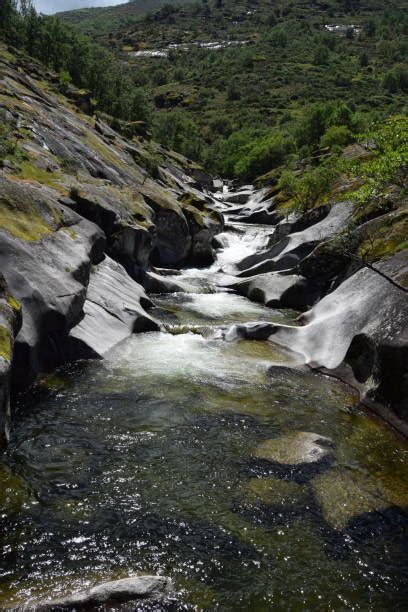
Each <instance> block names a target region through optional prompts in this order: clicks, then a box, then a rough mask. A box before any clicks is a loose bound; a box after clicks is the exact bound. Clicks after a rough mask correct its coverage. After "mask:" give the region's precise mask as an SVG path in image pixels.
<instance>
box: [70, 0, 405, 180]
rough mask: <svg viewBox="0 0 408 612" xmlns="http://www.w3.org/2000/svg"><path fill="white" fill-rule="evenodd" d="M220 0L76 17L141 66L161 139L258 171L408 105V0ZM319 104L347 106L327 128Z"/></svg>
mask: <svg viewBox="0 0 408 612" xmlns="http://www.w3.org/2000/svg"><path fill="white" fill-rule="evenodd" d="M216 4H217V3H214V2H207V3H203V4H201V5H200V4H197V3H196V4H194V5H186V6H181V7H177V6H175V7H168V8H167V10H165V11H164V10H162V11H159V12H156V13H154V14H152V15H148V16H147V17H143V18H140V19H139V20H135V21H133V22H128V23H122V24H121V25H118V22H117V19H116V17H115V16H116V15H119V14H120V10H123V9H120V8H119V7H117V8H114V9H112V12H111V13H110V14H109V18H108V14H106V18H105V17H103V14H102V13H101V15H100V21H98V22H97V21H94V22H92V24H91V23H90V22H89V21H88V20H87V19H85V18H84V20H77V21H76V22H75V27H81V28H84V27H86V29H87V31H88V32H89V33H90V34H91V36H92V37H93V38H94V40H96V41H98V43H100V44H102V45H104V46H105V47H107V48H108V49H110V50H111V51H112V52H113V53H114V54H115V55H116V56H117V57H118V58H119V59H120V61H121V62H122V65H124V66H126V67H127V68H128V69H129V70H131V71H132V74H133V77H134V80H135V83H136V84H137V85H138V86H139V87H140V88H141V89H143V91H144V92H145V96H146V98H147V99H148V100H150V104H151V114H150V115H151V116H150V123H151V126H152V127H153V130H154V136H155V138H156V140H160V141H161V142H167V143H169V142H171V143H172V146H173V147H175V148H176V149H177V150H178V151H180V152H182V153H184V154H185V155H187V156H188V157H191V158H194V159H197V160H200V161H201V162H203V163H205V165H206V166H207V167H208V168H209V169H211V171H212V172H214V173H219V174H221V175H222V176H230V177H232V176H234V177H236V178H239V179H240V180H241V181H249V180H252V179H253V178H254V177H255V176H256V175H257V174H260V173H261V172H263V171H266V170H267V169H268V165H269V167H271V166H272V165H274V164H275V163H276V162H278V163H280V161H282V159H285V160H286V161H288V162H290V161H291V159H292V158H293V157H295V158H299V157H300V158H301V157H304V156H305V155H307V154H308V153H310V151H311V150H313V149H314V148H316V147H318V146H319V143H320V140H321V139H324V138H325V132H326V131H327V129H328V128H333V127H341V128H342V131H341V134H338V135H337V137H338V142H339V144H340V145H343V144H347V143H348V141H352V139H353V138H354V136H355V134H358V133H359V132H360V131H362V130H365V129H366V127H367V126H368V125H370V123H371V122H372V121H375V120H379V119H380V120H382V119H383V118H385V117H387V116H388V115H389V114H392V113H396V112H400V111H401V110H402V109H404V106H405V105H406V94H407V92H408V68H407V63H406V58H407V50H408V39H407V34H408V22H407V14H406V11H405V10H404V6H403V3H401V2H399V1H392V2H387V4H386V6H385V5H384V3H382V2H379V1H378V0H367V1H366V2H357V1H356V2H344V1H343V0H328V1H327V2H324V3H323V2H309V1H307V0H290V1H286V0H285V1H281V0H276V2H270V1H269V0H253V1H251V2H246V1H244V0H236V1H228V0H225V1H224V2H223V3H221V6H216ZM129 10H131V9H130V8H129ZM63 18H64V20H65V19H67V20H68V22H69V23H73V22H72V19H73V17H72V16H71V17H70V15H69V14H66V15H64V16H63ZM87 24H88V25H87ZM316 104H319V105H320V106H321V111H322V114H323V115H330V114H331V113H330V108H331V106H336V108H337V111H336V112H335V113H334V114H333V115H332V116H331V117H330V119H329V120H328V121H327V122H326V123H325V124H324V125H323V126H322V130H320V127H321V126H320V124H319V123H318V122H316V121H315V123H314V124H313V121H314V119H313V117H312V115H313V111H314V107H315V105H316ZM321 122H322V119H320V123H321ZM323 123H324V121H323ZM326 138H327V139H330V138H332V134H331V133H330V132H329V135H328V136H327V137H326ZM282 139H283V140H284V141H285V143H286V144H285V146H283V145H282ZM253 161H254V162H255V163H253Z"/></svg>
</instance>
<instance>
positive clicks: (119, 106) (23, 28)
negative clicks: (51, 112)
mask: <svg viewBox="0 0 408 612" xmlns="http://www.w3.org/2000/svg"><path fill="white" fill-rule="evenodd" d="M1 40H2V41H4V42H6V43H7V44H8V45H11V46H12V47H16V48H18V49H22V50H24V51H26V52H27V53H28V54H29V55H30V56H32V57H35V58H37V59H39V60H40V61H41V62H42V63H43V64H45V65H46V66H48V67H49V68H51V69H52V70H54V71H55V72H57V74H58V75H59V80H60V85H61V89H62V91H64V92H65V91H66V90H68V89H69V87H70V85H71V83H72V84H74V85H75V86H77V87H79V88H83V89H89V90H90V92H91V95H92V97H93V98H94V99H95V101H96V103H97V105H98V108H99V109H100V110H101V111H105V112H106V113H109V114H111V115H113V116H115V117H118V118H120V119H124V120H125V121H138V120H146V119H147V118H148V117H147V113H148V105H147V103H146V102H145V100H144V92H143V90H142V89H140V88H139V87H138V84H137V82H136V80H135V74H134V71H133V70H132V69H131V68H130V67H127V66H124V65H123V64H120V63H119V62H118V60H117V59H116V58H115V57H114V55H113V54H112V53H111V52H110V51H108V50H107V49H105V48H104V47H102V46H100V45H97V44H94V43H93V42H92V41H91V39H90V38H89V37H87V36H84V35H83V34H81V33H79V32H77V31H76V30H75V29H74V28H71V27H68V26H67V25H66V24H64V23H63V22H62V21H60V19H58V18H57V17H49V16H45V15H38V14H37V13H36V11H35V8H34V5H33V3H32V1H31V0H20V1H19V2H17V0H2V2H1V4H0V41H1Z"/></svg>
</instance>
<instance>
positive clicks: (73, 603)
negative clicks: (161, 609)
mask: <svg viewBox="0 0 408 612" xmlns="http://www.w3.org/2000/svg"><path fill="white" fill-rule="evenodd" d="M172 588H173V585H172V582H171V580H170V579H169V578H166V577H164V576H134V577H131V578H123V579H122V580H114V581H112V582H104V583H102V584H99V585H96V586H94V587H92V588H90V589H87V590H86V591H81V592H79V593H74V594H73V595H71V596H70V597H66V598H64V599H56V600H53V601H49V602H44V603H42V604H40V605H39V606H38V607H37V610H44V611H45V610H92V609H95V608H96V607H98V608H99V606H101V605H108V606H109V609H111V607H112V606H115V608H114V609H117V608H116V606H120V605H121V604H125V603H127V602H130V601H138V600H142V601H144V602H146V601H149V602H152V603H158V602H160V600H163V598H165V597H166V595H168V594H169V593H170V592H171V590H172Z"/></svg>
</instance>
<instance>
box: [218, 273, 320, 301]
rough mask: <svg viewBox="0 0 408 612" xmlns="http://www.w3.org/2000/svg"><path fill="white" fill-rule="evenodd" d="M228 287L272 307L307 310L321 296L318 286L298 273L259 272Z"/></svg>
mask: <svg viewBox="0 0 408 612" xmlns="http://www.w3.org/2000/svg"><path fill="white" fill-rule="evenodd" d="M228 287H229V288H231V289H234V290H235V291H236V292H237V293H239V294H240V295H243V296H245V297H247V298H249V299H250V300H253V301H254V302H259V303H261V304H265V306H268V307H270V308H294V309H296V310H305V309H306V308H310V307H311V306H312V305H313V304H314V303H315V301H316V299H317V298H318V297H319V291H318V290H317V288H315V287H314V285H313V284H312V283H310V282H308V281H307V280H306V279H305V278H303V277H302V276H299V275H297V274H279V273H275V272H269V273H266V274H258V275H257V276H252V277H251V278H249V279H247V280H240V281H234V282H232V283H231V284H230V285H228Z"/></svg>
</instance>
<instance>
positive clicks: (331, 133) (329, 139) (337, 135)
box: [320, 125, 353, 147]
mask: <svg viewBox="0 0 408 612" xmlns="http://www.w3.org/2000/svg"><path fill="white" fill-rule="evenodd" d="M352 140H353V134H352V133H351V131H350V130H349V128H348V127H347V126H346V125H332V126H331V127H329V128H328V129H327V130H326V132H325V133H324V134H323V136H322V137H321V139H320V146H321V147H344V146H346V145H348V144H350V142H352Z"/></svg>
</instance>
